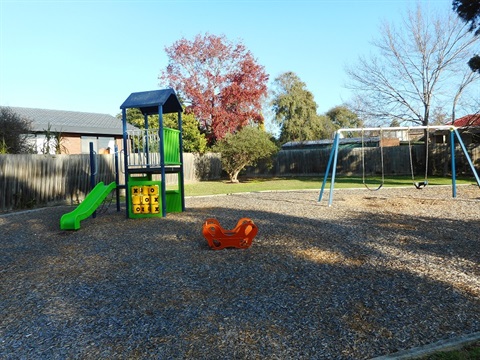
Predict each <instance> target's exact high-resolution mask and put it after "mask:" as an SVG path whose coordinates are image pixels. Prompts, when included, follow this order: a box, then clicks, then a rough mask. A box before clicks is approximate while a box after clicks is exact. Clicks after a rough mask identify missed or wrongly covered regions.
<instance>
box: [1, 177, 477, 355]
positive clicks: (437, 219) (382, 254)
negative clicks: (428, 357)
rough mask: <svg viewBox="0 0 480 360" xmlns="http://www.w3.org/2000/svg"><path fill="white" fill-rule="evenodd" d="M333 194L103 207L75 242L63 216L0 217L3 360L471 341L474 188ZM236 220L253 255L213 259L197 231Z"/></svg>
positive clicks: (366, 351) (350, 351) (389, 349)
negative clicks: (243, 225) (250, 226)
mask: <svg viewBox="0 0 480 360" xmlns="http://www.w3.org/2000/svg"><path fill="white" fill-rule="evenodd" d="M334 191H335V201H334V202H333V204H332V206H328V204H327V202H326V201H323V202H318V201H317V200H318V190H315V191H311V190H308V191H292V192H261V193H249V194H235V195H228V196H211V197H190V198H188V197H187V198H186V199H185V202H186V206H185V207H186V211H185V212H177V213H169V214H168V215H167V216H166V217H146V218H134V219H132V218H128V217H126V216H125V213H124V212H123V211H121V212H117V211H116V209H114V206H112V207H110V209H108V211H107V212H106V213H103V214H101V213H99V214H97V217H96V218H95V219H93V218H91V217H89V218H87V219H85V220H83V221H82V224H81V228H80V229H79V230H77V231H69V230H61V229H60V228H59V220H60V218H61V216H62V215H63V214H65V213H66V212H67V211H70V210H71V209H72V208H71V207H63V206H62V207H53V208H45V209H39V210H35V211H30V212H20V213H12V214H7V215H1V216H0V232H1V233H2V242H1V245H0V246H1V254H2V255H1V257H0V271H1V272H0V274H1V277H2V281H1V287H0V300H1V304H2V307H1V314H2V320H1V325H2V326H1V330H0V344H1V346H0V358H13V357H15V358H87V359H94V358H95V359H98V358H118V359H122V358H125V359H126V358H128V359H136V358H138V359H140V358H141V359H145V358H155V359H168V358H170V359H172V358H183V359H186V358H189V359H202V358H204V359H205V358H209V359H212V358H214V359H224V358H248V359H254V358H265V359H286V358H292V359H311V358H315V359H370V358H373V357H376V356H381V355H386V354H391V353H395V352H397V351H401V350H405V349H410V348H414V347H418V346H421V345H425V344H430V343H434V342H436V341H439V340H445V339H452V338H456V337H457V336H462V335H467V334H472V333H476V332H479V331H480V268H479V263H480V250H479V249H480V239H479V234H480V190H479V188H478V186H476V185H462V186H458V189H457V197H456V198H452V194H451V192H452V189H451V187H450V186H428V187H425V188H424V189H422V190H416V189H415V188H414V187H413V186H411V187H409V188H382V189H381V190H379V191H375V192H372V191H368V190H366V189H353V190H352V189H336V190H334ZM328 193H329V190H328V189H326V191H325V196H326V197H328ZM122 206H123V205H122ZM243 217H248V218H250V219H252V220H253V221H254V222H255V224H256V225H257V226H258V234H257V235H256V237H255V238H254V239H253V243H252V245H251V246H250V247H249V248H247V249H223V250H212V249H211V248H210V247H209V246H208V244H207V241H206V240H205V238H204V237H203V235H202V224H203V222H204V221H205V219H207V218H215V219H217V220H218V221H219V222H220V223H221V224H222V225H223V226H224V227H226V228H233V227H234V226H235V224H236V223H237V221H238V219H240V218H243Z"/></svg>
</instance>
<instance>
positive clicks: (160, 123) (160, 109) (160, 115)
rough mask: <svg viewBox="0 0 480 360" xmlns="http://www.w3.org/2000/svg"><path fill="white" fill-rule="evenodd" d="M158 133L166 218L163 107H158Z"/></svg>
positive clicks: (163, 209) (165, 214)
mask: <svg viewBox="0 0 480 360" xmlns="http://www.w3.org/2000/svg"><path fill="white" fill-rule="evenodd" d="M158 132H159V134H158V135H159V137H160V144H159V147H160V170H161V174H162V183H161V191H162V194H161V195H162V216H163V217H165V216H167V188H166V184H165V146H164V136H163V106H162V105H159V106H158Z"/></svg>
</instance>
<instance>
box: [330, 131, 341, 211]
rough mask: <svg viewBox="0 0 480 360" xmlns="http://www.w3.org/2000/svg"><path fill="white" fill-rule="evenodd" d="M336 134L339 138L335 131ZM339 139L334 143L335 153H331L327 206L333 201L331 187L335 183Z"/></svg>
mask: <svg viewBox="0 0 480 360" xmlns="http://www.w3.org/2000/svg"><path fill="white" fill-rule="evenodd" d="M337 136H338V137H339V139H340V133H337ZM339 142H340V140H337V141H336V143H335V154H334V155H333V168H332V179H331V180H330V181H331V182H330V194H328V206H331V205H332V203H333V187H334V185H335V174H336V172H337V159H338V144H339Z"/></svg>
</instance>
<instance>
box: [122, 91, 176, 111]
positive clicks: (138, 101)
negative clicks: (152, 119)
mask: <svg viewBox="0 0 480 360" xmlns="http://www.w3.org/2000/svg"><path fill="white" fill-rule="evenodd" d="M159 106H162V111H163V114H169V113H176V112H179V111H182V110H183V109H182V105H181V104H180V101H178V98H177V95H176V94H175V91H174V90H173V89H163V90H152V91H143V92H135V93H131V94H130V96H129V97H128V98H127V99H126V100H125V101H124V102H123V104H122V105H121V106H120V109H129V108H137V109H140V111H141V112H142V113H143V114H144V115H145V114H147V115H153V114H158V107H159Z"/></svg>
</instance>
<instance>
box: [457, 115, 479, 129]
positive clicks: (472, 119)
mask: <svg viewBox="0 0 480 360" xmlns="http://www.w3.org/2000/svg"><path fill="white" fill-rule="evenodd" d="M453 125H454V126H456V127H466V126H480V114H475V115H466V116H464V117H461V118H459V119H457V120H455V122H454V123H453Z"/></svg>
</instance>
